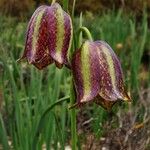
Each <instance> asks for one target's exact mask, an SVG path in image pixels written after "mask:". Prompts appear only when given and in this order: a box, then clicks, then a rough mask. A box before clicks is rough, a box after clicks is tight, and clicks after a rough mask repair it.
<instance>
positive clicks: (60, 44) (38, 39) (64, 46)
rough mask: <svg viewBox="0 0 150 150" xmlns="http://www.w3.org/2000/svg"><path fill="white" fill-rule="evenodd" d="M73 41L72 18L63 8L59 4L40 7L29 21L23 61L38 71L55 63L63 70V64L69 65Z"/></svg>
mask: <svg viewBox="0 0 150 150" xmlns="http://www.w3.org/2000/svg"><path fill="white" fill-rule="evenodd" d="M71 40H72V22H71V18H70V16H69V15H68V14H67V13H66V12H65V11H63V9H62V8H61V6H60V5H59V4H58V3H54V4H52V5H51V6H45V5H44V6H40V7H39V8H37V9H36V10H35V12H34V14H33V15H32V17H31V19H30V21H29V24H28V28H27V35H26V44H25V50H24V54H23V56H22V57H21V59H24V58H26V59H27V60H28V62H29V63H31V64H33V65H34V66H35V67H37V68H38V69H43V68H44V67H46V66H48V65H49V64H51V63H53V62H55V63H56V66H57V67H59V68H61V67H62V66H63V64H67V63H68V59H67V55H68V51H69V49H70V45H71ZM21 59H20V60H21Z"/></svg>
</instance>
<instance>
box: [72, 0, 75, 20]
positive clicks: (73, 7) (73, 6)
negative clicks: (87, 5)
mask: <svg viewBox="0 0 150 150" xmlns="http://www.w3.org/2000/svg"><path fill="white" fill-rule="evenodd" d="M75 4H76V0H73V5H72V19H73V18H74V9H75Z"/></svg>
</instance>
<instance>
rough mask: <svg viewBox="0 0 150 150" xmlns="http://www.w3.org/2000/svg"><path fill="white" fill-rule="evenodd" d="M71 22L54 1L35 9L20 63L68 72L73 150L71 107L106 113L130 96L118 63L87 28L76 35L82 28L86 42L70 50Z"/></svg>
mask: <svg viewBox="0 0 150 150" xmlns="http://www.w3.org/2000/svg"><path fill="white" fill-rule="evenodd" d="M74 4H75V1H74ZM73 10H74V8H73ZM72 14H74V13H72ZM72 19H73V18H72ZM72 19H71V17H70V15H69V14H68V13H66V12H65V11H64V10H63V9H62V8H61V6H60V5H59V4H58V3H55V2H53V3H52V4H51V6H45V5H44V6H40V7H39V8H37V9H36V10H35V12H34V14H33V15H32V17H31V19H30V21H29V24H28V28H27V33H26V44H25V50H24V53H23V56H22V57H21V58H20V60H22V59H27V61H28V62H29V63H30V64H33V65H34V66H35V67H36V68H38V69H40V70H41V69H43V68H45V67H47V66H48V65H50V64H52V63H55V64H56V67H58V68H60V69H61V68H62V66H63V65H65V66H67V67H68V68H69V69H70V70H71V73H72V74H71V76H72V77H73V84H72V85H71V92H70V101H71V107H72V109H71V110H70V111H71V131H72V132H71V133H72V149H73V150H76V149H77V134H76V114H75V108H77V107H79V106H83V104H85V103H88V102H89V103H92V102H94V103H97V104H99V105H101V106H102V107H103V108H105V109H107V110H110V109H111V108H112V106H113V105H114V104H115V103H116V102H117V101H119V100H125V101H130V97H129V96H128V94H127V92H126V91H125V88H124V83H123V73H122V69H121V65H120V61H119V60H118V58H117V56H116V54H115V53H114V51H113V50H112V48H111V47H110V46H109V45H108V44H107V43H106V42H104V41H92V38H91V35H90V32H89V31H88V29H87V28H85V27H81V30H80V32H82V29H84V30H83V31H85V32H86V33H87V35H88V37H89V40H86V41H84V42H83V43H82V45H81V46H80V47H78V49H77V50H75V49H74V47H75V46H73V45H74V43H73V42H72V41H74V37H73V27H72ZM74 34H75V33H74ZM77 35H78V33H77ZM72 39H73V40H72ZM78 39H80V38H78ZM80 40H81V39H80ZM81 42H82V41H80V42H79V43H81ZM71 45H72V50H71V51H70V49H71ZM72 86H73V87H74V88H72ZM73 89H75V90H73ZM74 93H75V94H74ZM74 95H76V96H74ZM53 106H54V105H53Z"/></svg>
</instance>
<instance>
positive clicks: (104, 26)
mask: <svg viewBox="0 0 150 150" xmlns="http://www.w3.org/2000/svg"><path fill="white" fill-rule="evenodd" d="M66 7H67V6H66ZM146 17H147V16H146V13H145V12H143V19H142V21H141V22H140V23H137V22H136V21H135V18H134V17H133V16H126V15H123V13H122V11H121V10H120V11H119V12H117V13H116V12H110V13H107V14H103V15H102V16H94V18H93V19H92V20H91V21H90V19H88V17H87V16H84V17H83V20H84V22H83V24H84V25H85V26H87V27H88V28H89V29H90V31H91V33H92V35H93V38H94V39H95V40H99V39H102V40H105V41H107V42H108V43H109V44H110V45H111V46H112V47H113V49H114V50H115V51H116V53H117V54H118V55H119V57H120V60H121V64H122V66H123V71H124V73H125V79H126V80H125V82H126V85H127V89H128V90H131V94H132V97H133V100H134V101H136V100H137V99H138V96H139V95H138V94H137V93H138V92H139V90H140V87H141V85H140V80H139V77H138V74H139V71H140V67H141V58H142V55H143V53H144V49H145V47H146V46H147V45H145V44H146V43H148V37H147V34H149V30H148V28H147V18H146ZM85 19H86V20H87V21H85ZM77 21H78V18H77V19H76V22H77ZM0 25H1V26H0V33H1V36H0V66H1V68H2V70H3V71H2V74H1V75H0V78H1V82H0V83H1V86H0V87H2V93H3V99H4V102H3V109H2V110H3V111H2V113H1V114H0V142H1V143H2V145H3V147H4V149H6V150H7V149H9V148H10V146H9V145H8V139H9V141H11V142H12V146H13V148H14V149H15V150H30V149H32V146H33V144H34V147H36V149H37V150H38V149H39V150H40V149H41V148H42V146H46V148H47V149H50V148H51V147H53V148H54V149H64V147H65V145H66V144H67V143H68V142H69V141H70V134H71V133H70V116H69V115H68V111H69V110H68V104H67V102H63V103H62V104H60V105H58V106H56V107H55V108H53V110H51V111H50V112H49V113H48V115H46V116H45V118H44V119H43V122H42V127H41V128H42V129H40V130H39V133H37V129H38V125H39V121H40V119H41V117H42V114H43V113H44V112H45V111H46V110H47V108H48V107H49V106H50V105H51V104H53V103H54V102H56V101H57V100H59V99H60V98H63V97H65V96H68V95H69V88H70V77H69V74H70V72H69V70H67V69H66V68H63V69H62V70H59V69H57V68H55V67H54V65H51V66H49V67H48V68H47V69H45V70H43V71H38V70H37V69H35V68H34V67H33V66H31V65H30V66H29V65H28V64H26V63H22V64H17V63H16V60H17V59H18V58H19V56H20V55H21V53H22V52H23V48H24V39H25V36H24V35H25V30H26V26H27V24H26V23H24V22H18V21H17V20H16V19H13V18H9V17H4V16H0ZM117 43H121V44H122V45H123V49H121V50H118V49H116V45H117ZM148 84H149V82H148V81H147V82H146V87H147V86H148ZM92 107H93V110H94V111H93V112H92V113H91V112H89V116H92V117H93V118H94V121H93V122H92V129H93V132H94V133H95V135H97V136H100V135H102V134H103V123H105V121H106V120H107V119H108V113H107V112H106V111H104V110H103V109H102V108H101V107H97V105H93V106H92ZM87 108H88V107H86V109H87ZM116 110H117V107H115V108H114V111H116ZM87 111H88V109H87ZM4 118H5V119H4ZM100 123H101V124H100ZM35 135H37V136H38V140H37V142H36V145H35V142H34V137H35ZM2 137H3V138H2ZM79 140H80V139H79ZM79 143H81V144H82V142H80V141H79ZM59 144H60V145H61V148H59V146H58V145H59Z"/></svg>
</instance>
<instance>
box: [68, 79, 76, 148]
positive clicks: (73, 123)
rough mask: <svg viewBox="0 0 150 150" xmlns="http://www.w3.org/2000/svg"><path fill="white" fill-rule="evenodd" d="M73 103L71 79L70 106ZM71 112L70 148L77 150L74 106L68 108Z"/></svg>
mask: <svg viewBox="0 0 150 150" xmlns="http://www.w3.org/2000/svg"><path fill="white" fill-rule="evenodd" d="M74 103H75V95H74V89H73V81H72V82H71V87H70V106H72V105H73V104H74ZM70 114H71V139H72V150H77V127H76V124H77V122H76V110H75V108H73V109H71V110H70Z"/></svg>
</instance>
